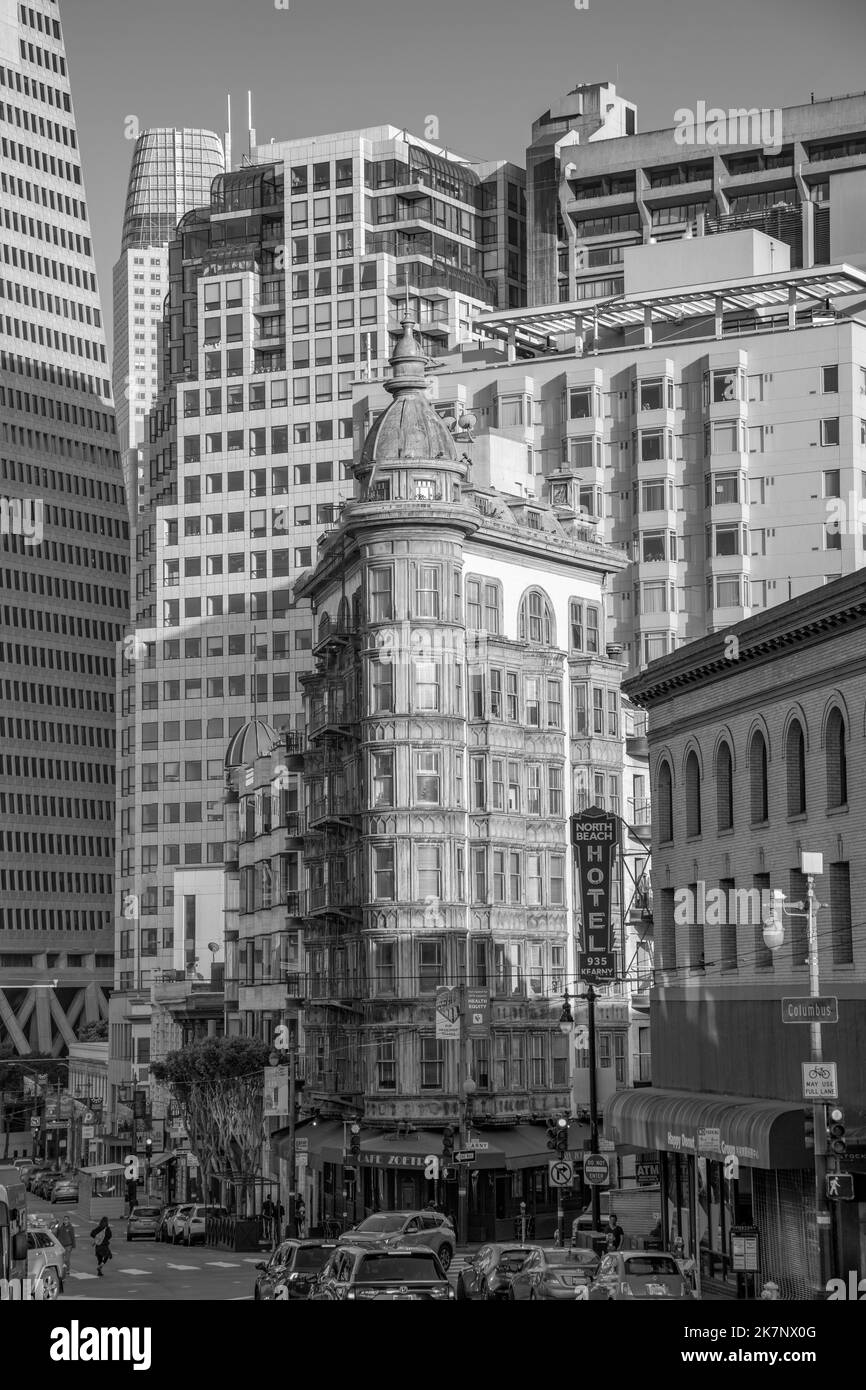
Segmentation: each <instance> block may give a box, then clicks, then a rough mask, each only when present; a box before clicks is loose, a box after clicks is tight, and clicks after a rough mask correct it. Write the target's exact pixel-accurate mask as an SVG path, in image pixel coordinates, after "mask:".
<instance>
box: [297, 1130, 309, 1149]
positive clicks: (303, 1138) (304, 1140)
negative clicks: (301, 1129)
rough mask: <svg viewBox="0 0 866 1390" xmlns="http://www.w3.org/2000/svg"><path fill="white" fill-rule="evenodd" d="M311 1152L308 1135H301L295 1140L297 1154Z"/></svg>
mask: <svg viewBox="0 0 866 1390" xmlns="http://www.w3.org/2000/svg"><path fill="white" fill-rule="evenodd" d="M309 1152H310V1140H309V1138H308V1136H307V1135H306V1134H299V1135H298V1137H297V1139H296V1140H295V1153H296V1154H306V1153H309Z"/></svg>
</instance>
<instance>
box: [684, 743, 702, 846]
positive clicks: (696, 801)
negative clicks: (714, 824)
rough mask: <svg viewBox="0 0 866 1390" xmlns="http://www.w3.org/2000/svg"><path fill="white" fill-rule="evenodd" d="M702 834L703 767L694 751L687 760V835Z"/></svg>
mask: <svg viewBox="0 0 866 1390" xmlns="http://www.w3.org/2000/svg"><path fill="white" fill-rule="evenodd" d="M700 833H701V765H700V763H699V762H698V755H697V753H696V752H695V751H694V749H693V750H692V752H691V753H689V756H688V757H687V758H686V834H687V835H700Z"/></svg>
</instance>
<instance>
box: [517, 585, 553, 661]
mask: <svg viewBox="0 0 866 1390" xmlns="http://www.w3.org/2000/svg"><path fill="white" fill-rule="evenodd" d="M519 632H520V636H521V639H522V640H523V641H524V642H538V643H541V644H543V645H544V646H547V647H549V646H551V645H552V644H553V643H554V642H555V641H556V625H555V623H554V621H553V608H552V607H551V603H550V599H549V598H548V597H547V594H545V593H544V592H543V591H542V590H541V589H530V590H529V593H527V594H524V596H523V600H522V602H521V604H520V627H519Z"/></svg>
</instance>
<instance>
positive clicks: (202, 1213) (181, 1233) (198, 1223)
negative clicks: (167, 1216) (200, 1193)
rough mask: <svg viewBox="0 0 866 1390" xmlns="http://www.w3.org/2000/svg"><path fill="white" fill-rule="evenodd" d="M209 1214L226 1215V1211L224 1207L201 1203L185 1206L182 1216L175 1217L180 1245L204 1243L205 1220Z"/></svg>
mask: <svg viewBox="0 0 866 1390" xmlns="http://www.w3.org/2000/svg"><path fill="white" fill-rule="evenodd" d="M209 1216H228V1212H227V1211H226V1209H225V1207H206V1206H204V1205H201V1204H196V1205H195V1206H192V1207H185V1208H184V1211H183V1216H181V1217H180V1218H179V1219H178V1218H175V1228H176V1229H177V1231H178V1241H179V1243H180V1244H181V1245H199V1244H201V1245H204V1241H205V1220H206V1218H207V1217H209ZM175 1243H177V1242H175Z"/></svg>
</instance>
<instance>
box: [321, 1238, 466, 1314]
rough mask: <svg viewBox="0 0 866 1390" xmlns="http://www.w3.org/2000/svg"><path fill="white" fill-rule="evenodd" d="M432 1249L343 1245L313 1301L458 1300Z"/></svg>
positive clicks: (327, 1266) (324, 1274)
mask: <svg viewBox="0 0 866 1390" xmlns="http://www.w3.org/2000/svg"><path fill="white" fill-rule="evenodd" d="M455 1296H456V1295H455V1293H454V1290H453V1289H452V1287H451V1285H450V1284H449V1282H448V1279H447V1277H446V1275H445V1270H444V1269H443V1267H442V1264H441V1263H440V1261H439V1258H438V1256H437V1255H436V1254H434V1252H433V1251H432V1250H426V1249H419V1248H418V1247H417V1246H414V1247H412V1246H405V1247H399V1248H394V1249H391V1250H383V1249H381V1248H380V1249H375V1248H372V1249H371V1248H370V1247H369V1246H364V1245H341V1246H338V1247H337V1249H336V1250H335V1251H334V1253H333V1255H331V1257H330V1259H329V1260H328V1263H327V1264H326V1266H325V1268H324V1269H323V1271H322V1273H321V1275H320V1277H319V1280H318V1283H317V1284H316V1286H315V1288H314V1289H313V1290H312V1292H311V1294H310V1298H311V1299H327V1300H329V1301H331V1302H342V1301H350V1300H359V1301H360V1300H361V1299H363V1300H365V1301H367V1300H371V1299H378V1300H383V1301H387V1300H390V1301H393V1302H399V1301H409V1300H415V1301H416V1302H417V1301H420V1300H425V1301H436V1302H440V1301H441V1302H444V1301H445V1300H448V1299H453V1298H454V1297H455Z"/></svg>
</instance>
